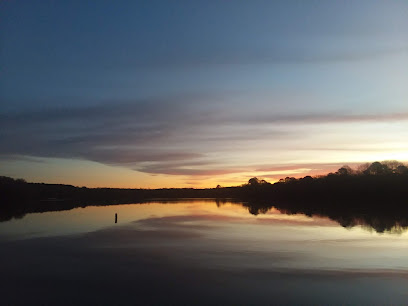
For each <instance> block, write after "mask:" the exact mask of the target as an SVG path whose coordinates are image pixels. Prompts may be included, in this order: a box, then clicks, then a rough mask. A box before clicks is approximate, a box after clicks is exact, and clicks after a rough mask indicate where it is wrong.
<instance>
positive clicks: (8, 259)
mask: <svg viewBox="0 0 408 306" xmlns="http://www.w3.org/2000/svg"><path fill="white" fill-rule="evenodd" d="M250 212H251V209H250V208H249V207H248V206H246V205H245V203H244V202H242V203H241V202H233V201H222V202H220V201H215V200H211V199H208V200H207V199H204V200H203V199H200V200H182V201H181V200H173V201H171V200H168V201H152V202H148V203H143V204H125V205H112V206H88V207H85V208H81V207H80V208H74V209H71V210H66V211H55V212H42V213H32V214H27V215H25V216H24V217H22V218H21V219H15V218H14V219H11V220H9V221H5V222H1V223H0V250H1V252H0V259H1V261H0V271H1V273H0V293H1V298H2V302H1V303H2V304H4V305H19V304H30V305H35V304H37V305H38V304H41V305H44V304H47V305H49V304H50V305H51V304H53V305H55V304H65V305H73V304H77V305H78V304H82V305H90V304H95V305H106V304H117V305H123V304H125V305H128V304H129V305H274V304H294V305H295V304H296V305H298V304H313V305H316V304H320V305H323V304H324V305H327V304H360V305H361V304H367V305H373V304H381V305H384V304H394V305H395V304H401V305H402V304H406V303H407V301H408V290H407V284H408V256H407V254H408V232H406V231H405V228H396V230H393V231H385V232H381V233H378V232H377V231H375V230H374V229H373V228H371V227H369V226H366V225H364V224H360V225H357V226H353V227H348V228H345V227H343V226H341V225H339V223H338V222H336V221H333V220H331V219H330V218H328V217H324V216H307V215H305V214H285V213H283V212H282V211H280V210H278V209H276V208H274V207H271V208H269V209H267V210H264V211H263V213H258V214H256V215H255V214H251V213H250ZM252 212H253V211H252ZM115 214H117V223H115Z"/></svg>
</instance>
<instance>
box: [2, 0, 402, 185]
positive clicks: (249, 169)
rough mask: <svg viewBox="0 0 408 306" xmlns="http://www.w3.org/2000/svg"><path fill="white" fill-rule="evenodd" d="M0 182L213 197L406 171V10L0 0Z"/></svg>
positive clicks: (375, 4)
mask: <svg viewBox="0 0 408 306" xmlns="http://www.w3.org/2000/svg"><path fill="white" fill-rule="evenodd" d="M0 67H1V68H0V106H1V107H0V175H4V176H11V177H15V178H24V179H26V180H28V181H34V182H48V183H64V184H73V185H78V186H89V187H102V186H106V187H143V188H145V187H150V188H158V187H215V186H216V185H217V184H220V185H223V186H232V185H239V184H242V183H245V182H247V181H248V179H249V178H251V177H253V176H257V177H260V178H263V179H266V180H267V181H271V182H273V181H276V180H279V178H282V177H286V176H296V177H299V176H305V175H316V174H323V173H327V172H329V171H332V170H335V169H337V168H339V167H340V166H342V165H343V164H350V165H355V164H358V163H362V162H372V161H376V160H390V159H396V160H399V161H404V162H405V161H408V141H407V140H408V1H406V0H401V1H398V0H393V1H375V0H368V1H313V0H310V1H151V0H150V1H102V0H101V1H85V0H82V1H17V0H16V1H1V2H0Z"/></svg>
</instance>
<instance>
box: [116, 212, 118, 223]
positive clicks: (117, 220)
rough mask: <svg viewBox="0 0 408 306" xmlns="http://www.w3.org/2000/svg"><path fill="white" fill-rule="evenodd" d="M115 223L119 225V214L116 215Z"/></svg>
mask: <svg viewBox="0 0 408 306" xmlns="http://www.w3.org/2000/svg"><path fill="white" fill-rule="evenodd" d="M115 223H118V214H117V213H115Z"/></svg>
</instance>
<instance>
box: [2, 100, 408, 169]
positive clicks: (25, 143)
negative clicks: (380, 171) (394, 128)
mask: <svg viewBox="0 0 408 306" xmlns="http://www.w3.org/2000/svg"><path fill="white" fill-rule="evenodd" d="M218 98H219V97H218ZM216 100H217V97H215V96H209V95H196V96H194V95H189V96H181V97H178V98H174V97H172V98H168V99H145V100H138V101H134V102H132V103H130V102H127V103H124V102H121V103H119V102H116V103H105V104H101V105H93V106H86V105H85V106H83V107H65V108H57V107H54V108H47V109H32V110H25V111H19V112H16V111H14V112H2V113H0V130H1V132H0V155H2V156H8V158H10V157H11V156H15V157H16V158H18V157H19V156H20V158H21V156H26V157H27V158H29V157H58V158H69V159H85V160H91V161H96V162H100V163H103V164H110V165H119V166H124V167H128V168H131V169H134V170H137V171H141V172H146V173H152V174H170V175H185V176H195V175H200V176H214V175H224V174H231V173H239V172H243V171H247V170H248V165H245V161H244V160H235V161H234V162H233V163H234V165H232V164H228V163H227V164H226V163H225V161H226V160H227V161H228V160H229V156H228V152H229V151H240V150H242V151H254V150H257V144H264V143H271V144H273V143H274V142H276V143H278V142H279V141H281V140H288V139H300V138H302V137H304V135H305V132H306V131H305V130H304V128H302V126H304V125H305V124H310V125H316V124H317V125H318V124H330V123H342V124H348V123H355V122H357V123H358V122H363V123H364V122H368V123H376V122H401V121H407V120H408V113H406V112H400V113H385V114H347V113H342V114H341V113H339V114H334V113H306V114H304V113H303V114H302V113H295V114H288V113H279V112H276V111H275V112H272V111H266V110H264V109H263V108H260V107H256V104H254V105H249V104H248V105H243V104H238V105H237V106H235V107H234V104H233V103H226V104H225V105H224V104H223V103H214V102H213V101H216ZM207 102H208V103H207ZM221 104H222V105H221ZM221 106H223V107H221ZM261 109H262V111H261ZM296 125H299V126H300V128H296V129H294V128H293V127H294V126H296ZM237 165H238V166H237ZM297 167H298V168H305V166H300V165H297ZM268 169H269V168H265V169H264V168H262V167H261V168H259V169H257V171H277V170H276V168H275V170H271V169H269V170H268ZM272 169H274V168H272ZM285 169H286V170H287V169H288V167H286V165H285Z"/></svg>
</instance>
